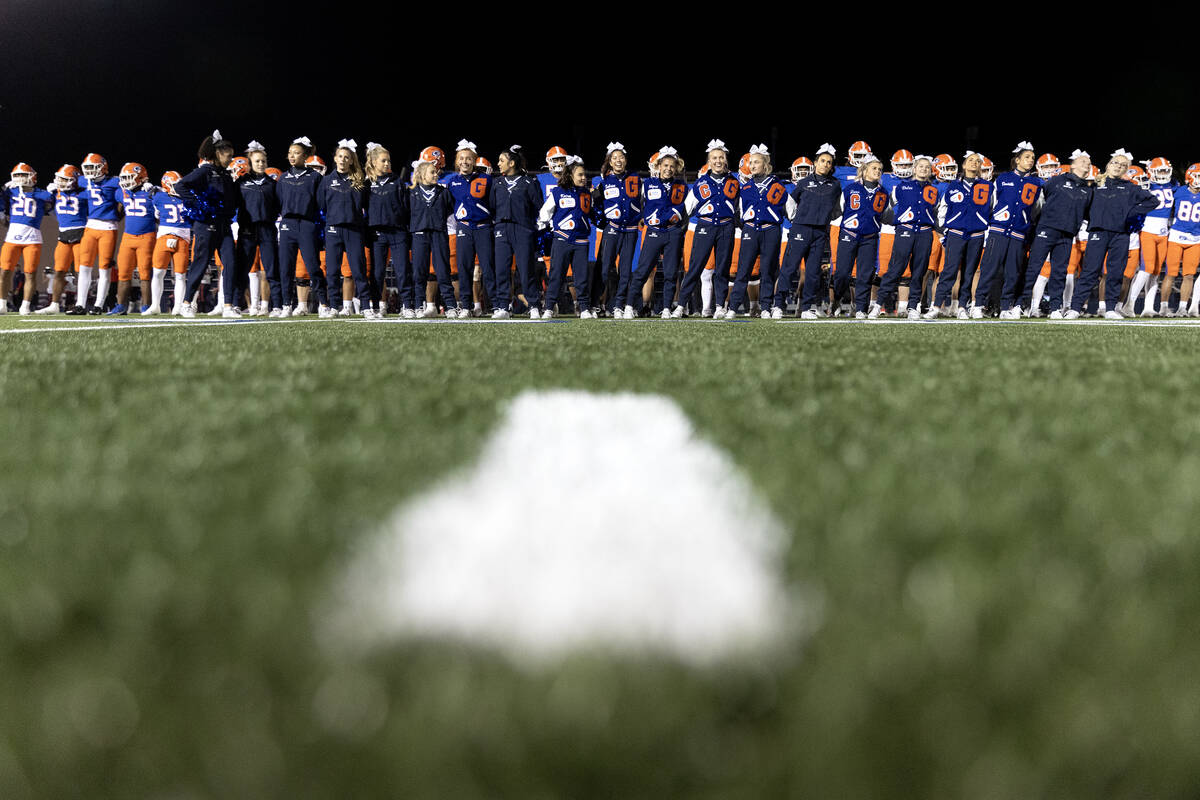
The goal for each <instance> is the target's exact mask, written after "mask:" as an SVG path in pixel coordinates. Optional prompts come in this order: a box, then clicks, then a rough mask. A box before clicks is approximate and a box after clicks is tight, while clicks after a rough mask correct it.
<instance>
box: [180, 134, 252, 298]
mask: <svg viewBox="0 0 1200 800" xmlns="http://www.w3.org/2000/svg"><path fill="white" fill-rule="evenodd" d="M197 155H199V157H200V166H198V167H196V169H194V170H192V171H191V172H189V173H188V174H187V175H185V176H183V177H182V178H180V179H179V180H178V181H176V183H175V191H176V192H177V193H178V194H179V197H180V199H181V200H183V202H184V205H186V206H187V209H188V212H189V214H190V216H191V217H192V219H193V220H194V222H193V224H192V263H191V266H189V267H188V277H187V291H186V292H185V294H184V303H183V308H182V310H181V311H180V316H182V317H188V318H191V317H194V316H196V305H195V302H194V301H195V297H196V292H197V290H199V288H200V281H201V279H203V278H204V273H205V271H207V270H208V263H209V261H210V260H211V259H212V256H213V253H216V254H218V255H219V256H220V257H221V263H222V264H225V265H226V268H225V269H223V270H222V271H221V284H222V289H223V290H224V292H225V297H226V300H227V302H226V303H225V308H224V309H223V311H222V316H225V317H229V318H237V317H240V316H241V312H239V311H238V310H237V309H236V308H234V307H233V302H232V301H233V298H234V297H235V296H236V290H235V287H236V286H237V285H238V271H239V269H240V268H242V267H240V266H239V262H240V259H239V258H238V256H237V253H236V249H235V247H234V241H233V231H232V229H231V225H230V223H231V222H232V221H233V215H234V213H235V212H236V211H237V207H238V190H237V187H236V186H234V184H233V177H232V176H231V175H230V174H229V173H228V172H227V171H226V167H228V166H229V162H230V161H232V160H233V144H231V143H230V142H229V141H228V140H226V139H224V138H223V137H222V136H221V132H220V131H213V133H212V136H208V137H206V138H205V139H204V141H203V142H201V143H200V151H199V153H198V154H197ZM228 265H233V269H230V268H229V266H228Z"/></svg>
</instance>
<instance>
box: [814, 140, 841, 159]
mask: <svg viewBox="0 0 1200 800" xmlns="http://www.w3.org/2000/svg"><path fill="white" fill-rule="evenodd" d="M822 153H829V155H831V156H833V157H834V158H837V149H836V148H835V147H834V146H833V145H831V144H830V143H829V142H826V143H825V144H823V145H821V146H820V147H818V148H817V155H821V154H822Z"/></svg>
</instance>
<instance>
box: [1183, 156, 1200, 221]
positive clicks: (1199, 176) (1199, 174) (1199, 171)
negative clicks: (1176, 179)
mask: <svg viewBox="0 0 1200 800" xmlns="http://www.w3.org/2000/svg"><path fill="white" fill-rule="evenodd" d="M1183 176H1184V178H1185V179H1186V180H1187V184H1188V186H1189V187H1190V188H1192V189H1200V163H1196V164H1192V165H1191V166H1190V167H1188V168H1187V171H1186V172H1184V173H1183ZM1193 219H1195V217H1193Z"/></svg>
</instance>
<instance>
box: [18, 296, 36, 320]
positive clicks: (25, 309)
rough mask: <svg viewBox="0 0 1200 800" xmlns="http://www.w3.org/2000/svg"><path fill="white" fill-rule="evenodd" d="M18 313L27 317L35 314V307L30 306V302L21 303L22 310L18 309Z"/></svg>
mask: <svg viewBox="0 0 1200 800" xmlns="http://www.w3.org/2000/svg"><path fill="white" fill-rule="evenodd" d="M17 313H18V314H20V315H21V316H22V317H27V316H29V315H30V314H32V313H33V306H32V305H30V303H29V301H28V300H23V301H22V302H21V308H20V309H18V311H17Z"/></svg>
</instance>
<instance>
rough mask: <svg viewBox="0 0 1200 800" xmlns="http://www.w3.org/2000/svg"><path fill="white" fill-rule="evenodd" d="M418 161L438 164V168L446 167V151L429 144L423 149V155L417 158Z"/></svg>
mask: <svg viewBox="0 0 1200 800" xmlns="http://www.w3.org/2000/svg"><path fill="white" fill-rule="evenodd" d="M417 160H418V161H428V162H429V163H431V164H437V168H438V169H445V168H446V153H445V152H444V151H443V150H442V148H440V147H436V146H434V145H429V147H426V148H425V149H424V150H422V151H421V155H420V156H419V157H418V158H417Z"/></svg>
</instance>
